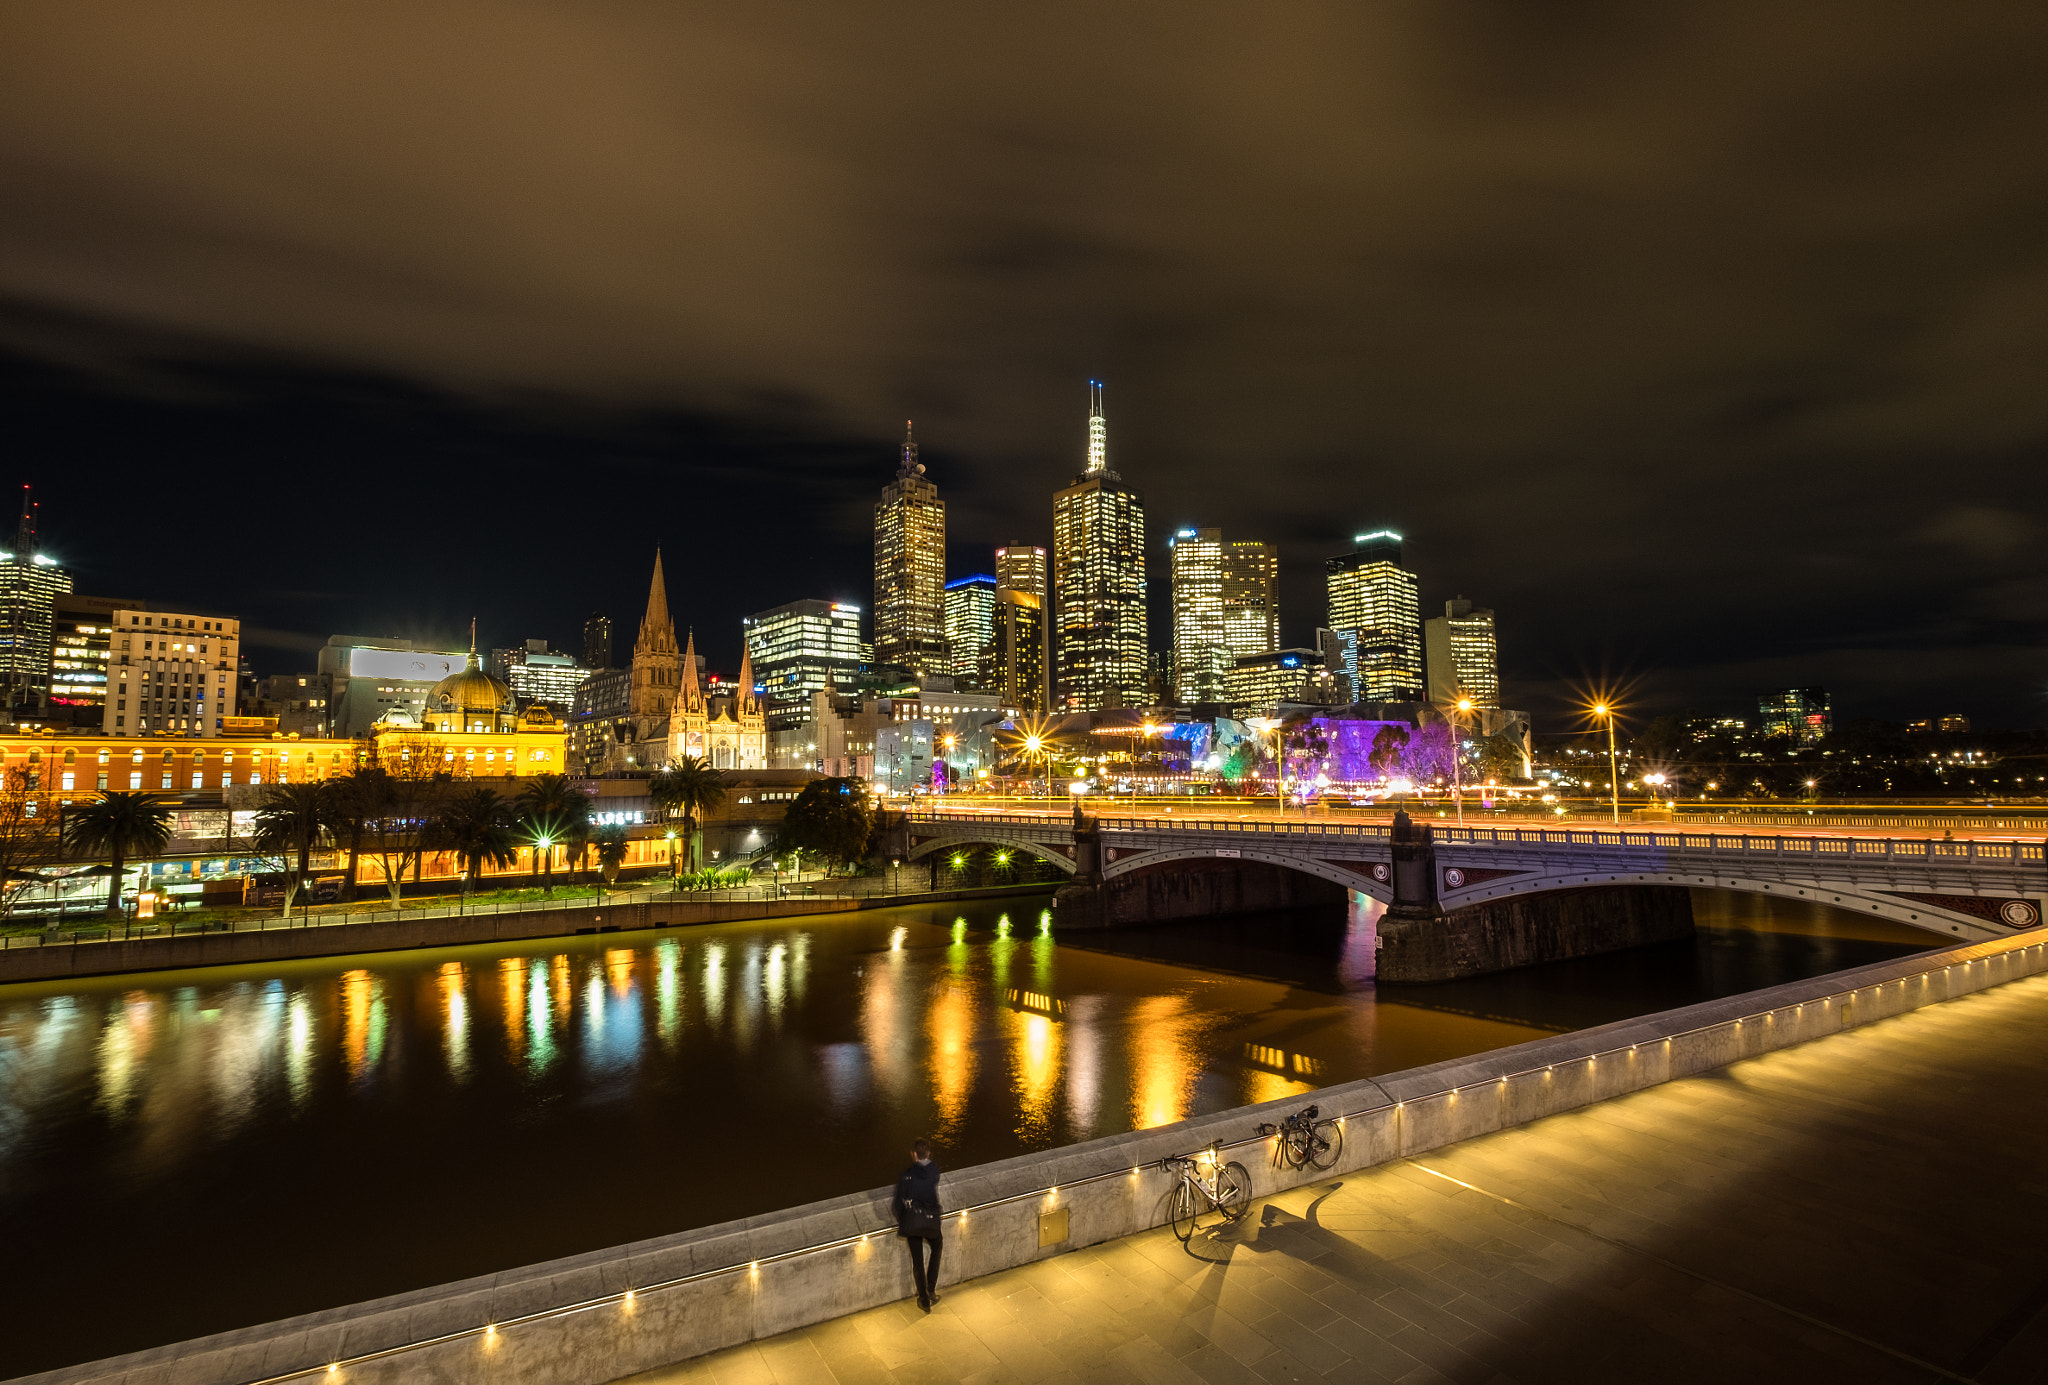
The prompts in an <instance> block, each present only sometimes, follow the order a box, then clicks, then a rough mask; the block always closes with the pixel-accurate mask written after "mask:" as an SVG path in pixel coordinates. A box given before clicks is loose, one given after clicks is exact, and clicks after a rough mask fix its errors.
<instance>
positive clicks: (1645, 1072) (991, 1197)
mask: <svg viewBox="0 0 2048 1385" xmlns="http://www.w3.org/2000/svg"><path fill="white" fill-rule="evenodd" d="M2042 972H2048V932H2044V931H2043V930H2038V929H2037V930H2033V931H2031V932H2029V933H2026V934H2022V935H2018V936H2015V937H2013V938H2010V939H2004V940H2000V941H1998V942H1990V943H1979V944H1972V945H1967V946H1962V947H1955V948H1949V949H1944V950H1942V951H1938V952H1932V953H1923V954H1918V955H1915V956H1912V957H1906V958H1901V959H1898V960H1895V961H1889V962H1881V963H1876V964H1873V965H1869V966H1863V967H1857V968H1852V969H1850V970H1848V971H1845V972H1838V973H1834V974H1832V975H1828V976H1822V977H1817V978H1814V979H1812V980H1807V981H1800V982H1795V983H1791V984H1788V985H1782V986H1777V987H1773V988H1770V989H1768V990H1763V991H1757V992H1751V993H1748V994H1744V995H1740V996H1735V997H1731V998H1728V999H1724V1000H1717V1001H1710V1002H1707V1003H1705V1004H1699V1005H1691V1006H1685V1007H1681V1008H1678V1009H1674V1010H1668V1011H1665V1012H1663V1013H1660V1014H1655V1015H1650V1016H1645V1017H1642V1018H1638V1019H1632V1020H1625V1021H1621V1022H1619V1023H1614V1024H1608V1025H1603V1026H1600V1027H1598V1028H1593V1029H1587V1030H1581V1031H1577V1032H1574V1033H1570V1034H1564V1035H1559V1036H1556V1037H1553V1038H1545V1039H1538V1040H1535V1041H1533V1042H1528V1043H1523V1044H1518V1045H1515V1046H1513V1047H1509V1048H1501V1049H1496V1050H1493V1051H1490V1052H1487V1053H1483V1054H1480V1055H1478V1056H1476V1057H1472V1058H1465V1059H1457V1060H1453V1061H1449V1062H1444V1063H1437V1064H1432V1065H1429V1066H1425V1067H1420V1068H1413V1069H1409V1070H1407V1071H1403V1072H1398V1073H1392V1074H1388V1075H1385V1076H1382V1077H1379V1078H1377V1079H1369V1080H1365V1081H1358V1082H1350V1083H1345V1084H1342V1085H1339V1086H1334V1087H1329V1088H1325V1089H1323V1090H1321V1091H1319V1092H1316V1093H1313V1094H1311V1097H1312V1099H1314V1100H1317V1101H1318V1102H1319V1103H1320V1104H1321V1105H1322V1107H1323V1110H1324V1112H1325V1113H1326V1114H1328V1115H1331V1116H1335V1117H1341V1118H1342V1122H1343V1130H1344V1139H1343V1146H1342V1150H1341V1153H1340V1156H1339V1158H1338V1160H1337V1161H1336V1165H1335V1167H1334V1168H1333V1169H1332V1170H1331V1171H1330V1173H1315V1172H1313V1171H1311V1172H1309V1173H1308V1174H1307V1175H1305V1176H1304V1175H1296V1174H1293V1173H1291V1172H1289V1171H1287V1170H1285V1169H1281V1168H1276V1167H1275V1166H1274V1163H1273V1160H1272V1159H1271V1150H1270V1147H1269V1145H1268V1143H1267V1142H1266V1141H1263V1140H1260V1139H1258V1138H1257V1137H1256V1136H1253V1135H1252V1134H1251V1127H1252V1126H1253V1125H1254V1124H1255V1123H1256V1122H1257V1121H1259V1120H1261V1119H1270V1118H1272V1117H1273V1116H1274V1115H1276V1114H1279V1113H1281V1112H1283V1111H1291V1110H1292V1109H1294V1108H1296V1107H1298V1106H1299V1105H1301V1104H1303V1098H1302V1097H1301V1096H1300V1095H1290V1096H1288V1097H1286V1098H1284V1099H1282V1100H1278V1101H1270V1102H1265V1103H1260V1104H1256V1105H1252V1106H1247V1107H1241V1108H1237V1109H1233V1110H1229V1111H1225V1112H1219V1113H1216V1114H1212V1115H1207V1116H1201V1117H1197V1118H1194V1119H1190V1120H1185V1121H1179V1122H1175V1123H1171V1124H1165V1125H1161V1126H1158V1127H1156V1128H1151V1129H1146V1130H1142V1131H1139V1132H1137V1133H1133V1134H1127V1135H1120V1136H1113V1137H1109V1138H1104V1139H1097V1140H1091V1141H1088V1142H1085V1143H1082V1144H1076V1145H1070V1146H1065V1147H1061V1148H1055V1149H1050V1150H1046V1151H1044V1152H1042V1153H1037V1154H1030V1155H1025V1156H1021V1157H1018V1158H1012V1159H1006V1160H1001V1161H997V1162H994V1163H988V1164H983V1165H980V1166H978V1167H970V1168H966V1169H960V1170H954V1171H951V1172H950V1173H949V1175H948V1180H947V1189H948V1202H949V1207H950V1210H949V1213H948V1217H947V1225H946V1228H945V1230H946V1236H947V1241H948V1246H947V1263H948V1273H947V1278H948V1280H949V1281H950V1280H953V1279H955V1277H956V1276H957V1277H958V1278H959V1279H972V1278H975V1277H978V1276H982V1275H987V1274H992V1273H995V1272H997V1271H999V1270H1003V1269H1006V1268H1010V1267H1013V1266H1017V1265H1022V1264H1027V1263H1030V1262H1032V1261H1036V1260H1041V1259H1044V1258H1047V1257H1049V1256H1052V1255H1057V1254H1060V1253H1062V1252H1064V1251H1066V1250H1070V1249H1074V1248H1077V1247H1082V1246H1088V1245H1093V1244H1097V1243H1100V1242H1103V1241H1107V1240H1111V1239H1114V1238H1119V1237H1123V1236H1127V1235H1130V1234H1132V1233H1135V1232H1139V1231H1143V1230H1146V1229H1148V1228H1151V1227H1154V1226H1157V1225H1159V1224H1161V1222H1162V1221H1163V1220H1164V1204H1165V1199H1166V1196H1167V1194H1168V1192H1169V1190H1170V1188H1171V1186H1172V1185H1171V1183H1170V1181H1169V1179H1168V1176H1167V1175H1166V1173H1165V1172H1164V1171H1162V1170H1161V1169H1160V1168H1159V1166H1158V1161H1159V1160H1160V1159H1161V1158H1163V1157H1165V1156H1167V1155H1170V1154H1174V1153H1180V1152H1185V1151H1188V1150H1192V1149H1197V1148H1200V1147H1201V1146H1203V1145H1205V1144H1207V1143H1209V1142H1210V1141H1212V1140H1219V1141H1222V1142H1223V1144H1224V1146H1225V1148H1226V1150H1227V1151H1228V1153H1227V1154H1226V1156H1225V1157H1229V1158H1236V1159H1238V1160H1241V1161H1242V1162H1243V1163H1244V1164H1245V1165H1246V1167H1247V1168H1248V1169H1249V1171H1250V1173H1251V1176H1252V1179H1253V1192H1254V1194H1255V1195H1256V1196H1262V1197H1263V1196H1268V1195H1271V1194H1273V1193H1276V1192H1281V1191H1284V1190H1287V1189H1290V1188H1294V1187H1298V1186H1304V1185H1306V1184H1308V1183H1310V1182H1316V1181H1326V1180H1327V1179H1328V1177H1329V1176H1330V1174H1343V1173H1346V1172H1351V1171H1356V1170H1359V1169H1363V1168H1367V1167H1371V1166H1374V1165H1378V1164H1383V1163H1387V1162H1390V1161H1394V1160H1399V1159H1403V1158H1406V1157H1408V1156H1411V1155H1413V1154H1417V1153H1420V1152H1423V1151H1426V1150H1433V1149H1437V1148H1440V1147H1442V1146H1444V1145H1448V1144H1452V1143H1456V1142H1459V1141H1463V1140H1466V1139H1470V1138H1472V1137H1474V1136H1477V1135H1482V1134H1487V1133H1490V1132H1493V1131H1498V1130H1503V1129H1507V1128H1510V1127H1514V1126H1519V1125H1523V1124H1526V1123H1529V1122H1533V1121H1536V1120H1539V1119H1542V1118H1543V1117H1546V1116H1549V1115H1553V1114H1556V1113H1558V1112H1562V1111H1568V1110H1572V1109H1576V1108H1579V1107H1584V1106H1587V1105H1590V1104H1592V1103H1595V1102H1599V1101H1604V1100H1606V1099H1608V1098H1611V1097H1615V1096H1619V1095H1622V1094H1624V1093H1629V1092H1635V1091H1640V1090H1643V1089H1645V1088H1650V1087H1654V1086H1657V1085H1659V1084H1662V1083H1665V1082H1668V1081H1671V1080H1673V1079H1675V1078H1680V1077H1685V1076H1690V1075H1694V1074H1698V1073H1702V1072H1707V1071H1711V1070H1713V1069H1716V1068H1720V1067H1724V1066H1726V1065H1727V1064H1730V1063H1733V1062H1736V1061H1739V1060H1742V1059H1746V1058H1753V1057H1757V1056H1759V1055H1762V1054H1765V1053H1769V1052H1772V1051H1775V1050H1778V1049H1783V1048H1788V1047H1792V1046H1795V1045H1799V1044H1803V1043H1806V1042H1808V1041H1810V1040H1814V1039H1821V1038H1825V1037H1827V1036H1830V1035H1834V1034H1838V1033H1841V1032H1843V1031H1845V1030H1850V1029H1854V1028H1858V1027H1860V1026H1863V1025H1867V1024H1870V1023H1873V1022H1875V1021H1877V1020H1881V1019H1885V1018H1889V1017H1891V1016H1895V1015H1900V1014H1905V1013H1907V1012H1910V1011H1913V1010H1916V1009H1920V1008H1922V1007H1925V1006H1931V1005H1938V1004H1940V1003H1942V1002H1944V1001H1947V1000H1951V999H1955V998H1957V997H1960V996H1964V995H1968V994H1971V993H1973V992H1976V991H1980V990H1984V989H1987V988H1989V987H1993V986H1997V985H2001V984H2003V983H2005V982H2007V981H2012V980H2016V979H2019V978H2021V977H2025V976H2031V975H2037V974H2040V973H2042ZM887 1204H888V1190H887V1189H875V1190H872V1191H869V1192H865V1193H860V1194H855V1195H852V1196H847V1197H840V1198H832V1199H827V1200H824V1201H821V1202H815V1203H811V1204H809V1205H806V1206H802V1207H796V1208H791V1209H789V1210H787V1211H784V1212H781V1213H776V1214H773V1215H769V1216H761V1217H751V1218H748V1219H746V1220H744V1221H740V1222H732V1223H727V1224H724V1225H719V1226H711V1227H706V1228H703V1229H700V1230H697V1231H691V1232H684V1233H681V1234H678V1235H673V1236H665V1237H659V1238H655V1239H652V1240H646V1241H639V1242H635V1243H632V1244H628V1245H623V1246H618V1247H615V1248H613V1249H610V1250H605V1251H597V1252H593V1253H590V1254H587V1255H579V1256H572V1257H568V1258H565V1259H561V1260H555V1261H550V1262H547V1263H543V1264H538V1265H530V1266H526V1267H524V1268H521V1269H516V1270H509V1271H506V1272H503V1273H499V1274H494V1275H486V1276H482V1277H479V1278H475V1279H470V1280H465V1281H461V1282H457V1283H451V1284H444V1285H440V1286H437V1287H434V1288H431V1289H423V1290H420V1291H418V1292H415V1293H409V1294H400V1295H396V1296H393V1297H389V1298H385V1299H381V1300H376V1301H373V1302H368V1303H362V1304H357V1305H354V1306H352V1307H348V1308H342V1309H335V1310H331V1311H329V1312H324V1313H319V1314H312V1315H308V1316H305V1317H301V1318H296V1319H289V1320H286V1321H282V1322H276V1323H270V1324H266V1325H263V1326H258V1327H252V1328H249V1329H246V1330H243V1331H238V1332H231V1333H225V1334H222V1335H220V1336H217V1337H212V1338H206V1339H201V1340H198V1341H192V1342H185V1343H179V1344H175V1345H172V1346H167V1347H162V1348H158V1349H155V1350H152V1351H145V1352H139V1353H135V1354H133V1355H130V1356H126V1357H119V1358H114V1359H110V1360H107V1361H101V1362H95V1363H89V1364H86V1365H82V1366H76V1367H69V1368H65V1369H62V1370H58V1371H53V1372H49V1373H47V1374H45V1375H41V1376H36V1377H30V1379H32V1380H35V1381H37V1382H41V1383H42V1385H59V1382H63V1383H64V1385H74V1383H82V1382H87V1381H94V1382H98V1381H114V1380H117V1379H121V1378H124V1377H125V1378H140V1376H141V1375H142V1374H144V1373H147V1374H150V1375H151V1376H154V1375H155V1374H157V1373H160V1372H163V1371H165V1370H167V1369H168V1368H169V1367H170V1366H171V1364H172V1363H176V1364H177V1376H178V1378H179V1379H180V1380H181V1381H186V1382H190V1385H246V1383H247V1382H252V1381H264V1382H281V1381H284V1380H288V1379H296V1378H300V1377H302V1376H304V1377H310V1376H313V1375H318V1374H326V1373H328V1372H329V1371H330V1370H332V1371H334V1372H335V1373H336V1374H337V1375H338V1376H339V1377H341V1378H344V1379H347V1380H349V1381H351V1382H368V1381H386V1380H388V1381H402V1380H411V1379H418V1378H421V1377H422V1376H426V1375H432V1376H433V1377H435V1378H437V1379H445V1380H450V1381H470V1380H475V1381H483V1380H486V1379H488V1380H491V1381H494V1382H504V1381H513V1382H522V1383H523V1382H533V1383H534V1385H571V1383H572V1382H573V1383H575V1385H581V1383H582V1382H591V1385H596V1383H597V1382H604V1381H609V1380H615V1379H618V1378H619V1377H622V1376H625V1375H629V1374H631V1373H633V1372H636V1371H643V1370H648V1369H651V1368H654V1367H658V1366H662V1365H665V1364H668V1363H671V1362H674V1361H678V1360H682V1359H685V1358H688V1357H691V1356H695V1355H698V1354H701V1353H704V1352H708V1351H711V1350H715V1349H717V1348H719V1347H722V1346H728V1345H733V1344H736V1343H740V1342H746V1341H752V1340H756V1339H759V1338H763V1337H768V1336H773V1335H775V1334H777V1333H781V1332H784V1331H788V1330H791V1329H794V1328H799V1327H803V1326H806V1325H808V1324H813V1323H818V1322H823V1321H825V1320H827V1319H830V1318H834V1317H839V1316H842V1315H844V1314H847V1313H850V1312H854V1311H857V1310H860V1309H863V1308H867V1307H872V1306H874V1305H878V1304H883V1303H888V1302H892V1301H894V1300H897V1299H900V1298H902V1297H903V1296H904V1295H905V1294H907V1293H908V1291H909V1287H908V1270H907V1267H906V1266H905V1265H904V1264H903V1263H902V1256H901V1255H900V1254H899V1253H898V1251H897V1248H896V1245H895V1241H894V1239H893V1236H892V1235H891V1234H890V1232H889V1226H890V1222H889V1218H888V1216H887Z"/></svg>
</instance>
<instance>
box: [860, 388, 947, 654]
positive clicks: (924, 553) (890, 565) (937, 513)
mask: <svg viewBox="0 0 2048 1385" xmlns="http://www.w3.org/2000/svg"><path fill="white" fill-rule="evenodd" d="M875 661H876V662H877V663H882V664H896V665H898V666H900V667H902V668H907V669H909V670H910V671H911V672H912V673H913V674H919V675H922V674H927V673H948V672H950V671H951V669H952V664H951V663H950V661H949V660H948V659H947V656H946V502H945V501H943V500H941V499H939V488H938V487H937V486H935V485H933V484H932V483H931V482H930V481H927V480H926V479H925V475H924V467H923V466H922V465H920V464H919V462H918V460H917V443H916V442H915V441H914V440H913V439H912V438H911V436H910V427H909V425H908V424H905V425H904V429H903V461H902V464H901V465H900V466H899V467H898V468H897V470H896V479H895V480H893V481H891V482H890V483H889V484H888V485H886V486H884V487H883V488H882V498H881V499H880V500H879V501H877V502H876V503H875Z"/></svg>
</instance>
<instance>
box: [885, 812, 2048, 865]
mask: <svg viewBox="0 0 2048 1385" xmlns="http://www.w3.org/2000/svg"><path fill="white" fill-rule="evenodd" d="M910 820H911V822H912V823H913V824H922V825H926V826H933V827H956V828H968V829H974V828H980V829H984V830H985V829H987V828H989V827H991V826H993V825H995V824H997V823H1001V824H1002V825H1003V826H1005V827H1009V828H1016V827H1037V828H1058V829H1063V830H1071V829H1072V827H1073V819H1072V818H1070V817H1061V816H1057V815H1053V814H1029V815H1013V814H997V813H957V812H955V813H948V812H939V811H924V812H913V813H911V814H910ZM1096 825H1097V826H1098V827H1100V828H1101V829H1102V830H1104V831H1108V832H1147V833H1174V834H1191V835H1208V834H1223V835H1229V836H1233V837H1238V838H1243V837H1317V838H1323V839H1329V838H1333V837H1334V838H1339V839H1345V840H1352V841H1367V842H1374V843H1384V842H1386V841H1387V840H1388V837H1389V834H1390V831H1391V829H1390V828H1389V827H1388V826H1387V825H1386V824H1384V823H1348V822H1317V821H1315V820H1313V819H1310V820H1307V821H1301V822H1288V821H1282V820H1272V819H1265V820H1262V819H1257V818H1242V819H1235V820H1233V819H1230V818H1201V817H1186V818H1173V817H1163V816H1161V817H1104V818H1099V819H1097V820H1096ZM1430 826H1431V827H1432V828H1433V829H1434V833H1435V836H1436V840H1437V842H1438V843H1439V844H1444V845H1456V846H1509V847H1529V846H1536V847H1543V848H1558V847H1562V848H1565V849H1567V850H1586V849H1589V848H1590V849H1592V850H1596V851H1601V850H1607V851H1614V850H1619V851H1662V852H1665V853H1678V854H1688V855H1689V854H1692V853H1695V852H1706V853H1710V854H1715V855H1721V854H1723V853H1726V854H1730V855H1732V854H1735V853H1741V854H1744V855H1751V856H1753V855H1754V854H1755V853H1758V852H1770V853H1772V854H1774V855H1778V856H1789V857H1795V858H1800V859H1815V858H1832V859H1839V860H1844V861H1862V862H1873V861H1875V860H1878V859H1884V860H1895V861H1901V862H1912V863H1918V864H1934V865H1987V866H1990V865H1998V866H2014V867H2018V866H2027V865H2041V864H2043V863H2044V862H2048V847H2044V845H2043V844H2042V843H2040V842H2024V841H2022V842H1987V841H1975V840H1969V841H1935V840H1931V839H1928V838H1925V837H1818V836H1778V835H1754V834H1750V833H1723V832H1685V831H1676V832H1653V831H1641V830H1631V829H1626V828H1623V829H1616V830H1612V831H1602V830H1599V829H1595V828H1585V827H1448V826H1442V825H1439V824H1436V823H1431V824H1430Z"/></svg>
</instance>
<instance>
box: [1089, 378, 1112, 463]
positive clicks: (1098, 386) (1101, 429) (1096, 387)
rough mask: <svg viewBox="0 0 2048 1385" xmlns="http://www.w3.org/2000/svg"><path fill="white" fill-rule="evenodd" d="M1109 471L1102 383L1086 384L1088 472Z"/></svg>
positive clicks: (1095, 381) (1090, 382) (1107, 435)
mask: <svg viewBox="0 0 2048 1385" xmlns="http://www.w3.org/2000/svg"><path fill="white" fill-rule="evenodd" d="M1107 470H1109V424H1108V423H1107V422H1106V421H1105V420H1104V419H1103V417H1102V382H1101V381H1100V380H1090V381H1089V382H1088V471H1089V473H1090V474H1091V475H1092V474H1093V473H1095V472H1098V471H1107Z"/></svg>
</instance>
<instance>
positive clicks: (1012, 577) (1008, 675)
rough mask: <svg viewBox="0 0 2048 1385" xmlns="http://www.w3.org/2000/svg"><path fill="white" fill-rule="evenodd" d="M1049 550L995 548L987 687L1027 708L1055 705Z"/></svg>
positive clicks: (1038, 709) (1020, 546) (1023, 545)
mask: <svg viewBox="0 0 2048 1385" xmlns="http://www.w3.org/2000/svg"><path fill="white" fill-rule="evenodd" d="M1046 577H1047V567H1046V555H1045V550H1044V549H1043V548H1040V547H1038V546H1037V545H1036V544H1028V543H1012V544H1006V545H1004V546H1003V547H1001V548H998V549H997V550H996V608H995V630H994V634H993V637H992V638H991V639H990V641H989V673H988V688H987V690H988V691H990V692H993V693H997V694H999V695H1000V696H1001V697H1002V699H1003V701H1004V702H1005V703H1006V704H1007V705H1009V706H1011V707H1016V708H1019V709H1020V710H1022V711H1027V712H1044V711H1046V710H1048V709H1049V708H1050V707H1051V706H1052V622H1051V621H1050V620H1048V619H1047V607H1048V605H1049V603H1048V601H1047V600H1046Z"/></svg>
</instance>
